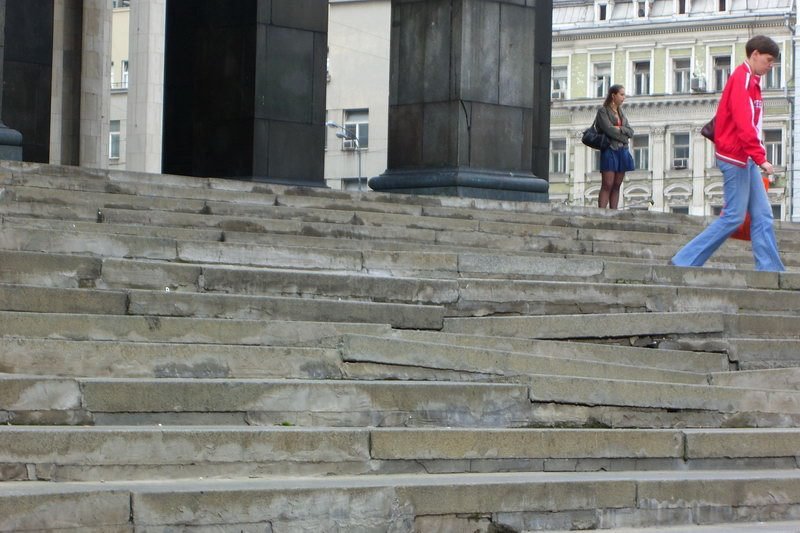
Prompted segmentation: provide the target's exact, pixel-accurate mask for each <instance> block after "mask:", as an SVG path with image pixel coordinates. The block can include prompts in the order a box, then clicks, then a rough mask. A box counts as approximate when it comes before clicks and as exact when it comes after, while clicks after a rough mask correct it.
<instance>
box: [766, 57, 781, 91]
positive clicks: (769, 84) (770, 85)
mask: <svg viewBox="0 0 800 533" xmlns="http://www.w3.org/2000/svg"><path fill="white" fill-rule="evenodd" d="M781 74H782V72H781V64H780V61H777V62H775V64H774V65H773V66H772V68H771V69H769V70H768V71H767V74H766V75H765V76H764V77H763V78H762V79H761V83H762V86H763V88H764V89H780V88H781Z"/></svg>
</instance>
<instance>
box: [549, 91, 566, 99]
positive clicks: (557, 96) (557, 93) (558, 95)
mask: <svg viewBox="0 0 800 533" xmlns="http://www.w3.org/2000/svg"><path fill="white" fill-rule="evenodd" d="M550 99H551V100H563V99H564V91H553V92H551V93H550Z"/></svg>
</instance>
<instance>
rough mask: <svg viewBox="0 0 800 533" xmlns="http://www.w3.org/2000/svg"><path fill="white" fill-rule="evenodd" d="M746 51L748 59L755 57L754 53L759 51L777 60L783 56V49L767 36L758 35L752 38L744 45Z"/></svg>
mask: <svg viewBox="0 0 800 533" xmlns="http://www.w3.org/2000/svg"><path fill="white" fill-rule="evenodd" d="M744 50H745V52H747V57H750V56H751V55H753V52H755V51H756V50H758V52H759V53H761V54H769V55H771V56H772V57H774V58H775V59H778V57H779V56H780V55H781V49H780V47H778V43H776V42H775V41H773V40H772V39H770V38H769V37H767V36H766V35H756V36H755V37H753V38H751V39H750V40H749V41H747V44H746V45H744Z"/></svg>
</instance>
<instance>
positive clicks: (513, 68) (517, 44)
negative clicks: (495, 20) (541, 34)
mask: <svg viewBox="0 0 800 533" xmlns="http://www.w3.org/2000/svg"><path fill="white" fill-rule="evenodd" d="M535 17H536V11H535V10H533V9H530V8H526V7H518V6H515V5H501V7H500V24H501V27H502V28H503V31H502V32H501V33H500V64H499V68H500V76H499V80H500V86H499V103H500V104H501V105H510V106H515V107H532V106H533V86H534V79H533V71H534V62H533V61H531V58H532V57H534V43H535V38H534V32H533V31H531V28H535V22H536V21H535Z"/></svg>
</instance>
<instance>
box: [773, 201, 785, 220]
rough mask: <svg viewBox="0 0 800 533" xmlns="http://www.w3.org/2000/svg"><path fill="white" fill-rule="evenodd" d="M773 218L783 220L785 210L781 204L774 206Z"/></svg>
mask: <svg viewBox="0 0 800 533" xmlns="http://www.w3.org/2000/svg"><path fill="white" fill-rule="evenodd" d="M772 218H774V219H775V220H783V208H782V207H781V205H780V204H772Z"/></svg>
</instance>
